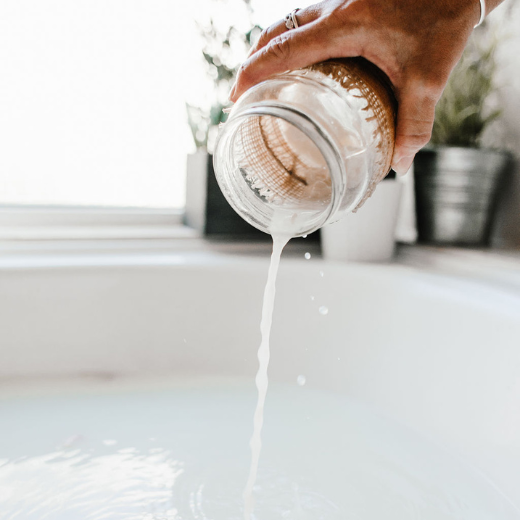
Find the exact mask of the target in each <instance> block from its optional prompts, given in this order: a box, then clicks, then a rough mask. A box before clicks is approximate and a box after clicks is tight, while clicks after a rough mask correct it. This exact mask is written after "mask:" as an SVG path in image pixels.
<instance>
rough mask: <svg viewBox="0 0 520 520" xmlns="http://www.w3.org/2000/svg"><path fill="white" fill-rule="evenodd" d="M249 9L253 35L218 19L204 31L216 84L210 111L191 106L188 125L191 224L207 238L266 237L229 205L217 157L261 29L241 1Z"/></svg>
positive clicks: (206, 56) (241, 0)
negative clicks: (240, 74) (231, 98)
mask: <svg viewBox="0 0 520 520" xmlns="http://www.w3.org/2000/svg"><path fill="white" fill-rule="evenodd" d="M236 1H237V6H241V7H243V8H245V9H246V12H247V13H248V14H249V22H250V24H249V25H250V26H251V27H252V29H250V30H248V31H247V32H244V31H241V30H240V29H238V28H237V27H235V26H233V25H231V26H227V27H224V28H222V27H220V26H218V25H217V24H216V23H215V21H214V20H213V19H210V21H209V24H207V25H199V29H200V34H201V36H202V38H203V41H204V46H203V49H202V56H203V58H204V61H205V64H206V67H207V74H208V78H209V80H210V82H212V83H213V88H212V94H211V95H212V100H211V103H210V107H209V108H204V107H200V106H194V105H191V104H186V110H187V115H188V123H189V126H190V129H191V133H192V136H193V140H194V142H195V145H196V148H197V152H196V153H194V154H190V155H188V164H187V182H186V212H185V221H186V224H187V225H188V226H190V227H193V228H195V229H197V230H198V231H200V232H201V233H204V234H205V235H230V234H241V235H244V234H245V235H251V236H255V235H258V234H259V233H260V232H259V231H258V230H256V229H255V228H253V227H252V226H250V225H249V224H248V223H247V222H245V221H244V220H242V218H240V217H239V216H238V215H237V214H236V213H235V211H234V210H233V209H232V208H231V206H230V205H229V204H228V202H227V201H226V199H225V198H224V195H222V193H221V191H220V188H219V187H218V184H217V181H216V179H215V174H214V172H213V160H212V155H211V152H212V151H213V147H214V144H215V139H216V136H217V132H218V126H219V125H220V123H222V122H224V120H225V118H226V113H225V110H224V109H225V107H226V105H227V104H228V95H229V91H230V89H231V86H232V84H233V82H234V79H235V76H236V73H237V71H238V67H239V66H240V63H241V62H242V61H243V60H244V58H245V56H246V55H247V53H248V51H249V49H250V48H251V45H252V42H253V41H254V39H255V38H256V37H257V36H258V35H259V33H260V31H261V28H260V27H259V26H258V25H254V24H253V23H252V22H251V17H252V11H251V6H250V1H249V0H236Z"/></svg>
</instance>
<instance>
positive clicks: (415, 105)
mask: <svg viewBox="0 0 520 520" xmlns="http://www.w3.org/2000/svg"><path fill="white" fill-rule="evenodd" d="M398 98H399V111H398V113H397V127H396V137H395V148H394V157H393V160H392V168H393V169H394V170H395V171H396V172H397V173H398V174H400V175H404V174H405V173H406V172H407V171H408V170H409V169H410V166H411V165H412V162H413V159H414V157H415V154H416V153H417V152H418V151H419V150H420V149H421V148H422V147H423V146H425V145H426V144H427V143H428V142H429V141H430V138H431V134H432V127H433V120H434V117H435V104H436V102H437V99H438V97H437V95H436V94H433V93H432V92H427V91H426V89H421V88H420V87H418V86H417V85H414V87H413V88H407V89H403V90H402V91H401V92H399V94H398Z"/></svg>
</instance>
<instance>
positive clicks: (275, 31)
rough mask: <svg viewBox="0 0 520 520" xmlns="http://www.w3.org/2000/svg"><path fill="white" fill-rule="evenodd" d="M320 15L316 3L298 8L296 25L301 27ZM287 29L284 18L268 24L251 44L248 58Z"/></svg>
mask: <svg viewBox="0 0 520 520" xmlns="http://www.w3.org/2000/svg"><path fill="white" fill-rule="evenodd" d="M319 17H320V9H319V7H318V6H317V5H311V6H310V7H307V8H305V9H299V10H298V12H297V13H296V20H297V21H298V26H299V27H302V26H303V25H307V24H309V23H311V22H313V21H314V20H317V19H318V18H319ZM286 31H288V29H287V27H286V26H285V19H283V20H279V21H278V22H276V23H274V24H272V25H270V26H269V27H268V28H267V29H264V30H263V31H262V33H261V34H260V38H258V41H257V42H256V43H255V45H253V47H252V48H251V50H250V51H249V54H248V58H249V57H250V56H252V55H253V54H254V53H255V52H257V51H259V50H260V49H262V48H263V47H265V46H266V45H267V44H268V43H269V42H270V41H271V40H272V39H273V38H276V37H277V36H280V34H282V33H284V32H286Z"/></svg>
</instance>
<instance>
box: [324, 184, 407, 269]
mask: <svg viewBox="0 0 520 520" xmlns="http://www.w3.org/2000/svg"><path fill="white" fill-rule="evenodd" d="M401 191H402V184H401V182H400V181H399V180H393V179H392V180H385V181H383V182H382V183H381V184H380V185H379V186H378V187H377V189H376V191H375V192H374V194H373V195H372V197H370V199H368V200H367V201H366V203H365V204H364V205H363V207H361V208H360V209H359V211H358V212H357V213H351V214H348V215H346V216H345V217H343V219H341V220H340V221H339V222H335V223H334V224H330V225H328V226H325V227H323V229H322V230H321V243H322V250H323V257H324V258H325V259H326V260H336V261H354V262H355V261H360V262H385V261H388V260H390V259H391V258H392V256H393V255H394V251H395V228H396V223H397V216H398V213H399V203H400V200H401Z"/></svg>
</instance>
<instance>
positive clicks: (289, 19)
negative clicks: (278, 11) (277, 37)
mask: <svg viewBox="0 0 520 520" xmlns="http://www.w3.org/2000/svg"><path fill="white" fill-rule="evenodd" d="M299 10H300V8H299V7H297V8H296V9H293V10H292V11H291V12H290V13H289V14H288V15H287V16H286V17H285V27H287V29H289V30H291V29H297V28H298V27H299V26H300V25H299V23H298V19H297V18H296V13H297V12H298V11H299Z"/></svg>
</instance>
